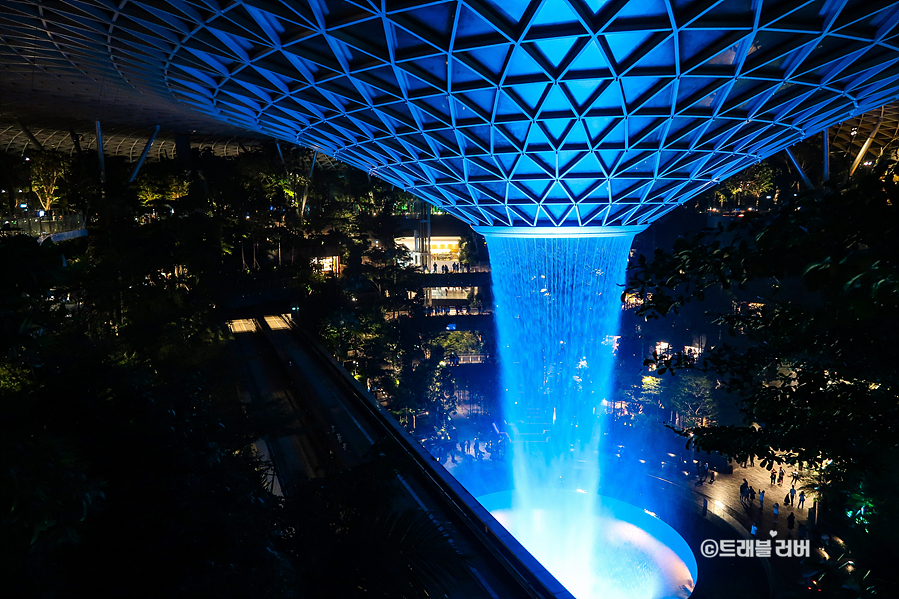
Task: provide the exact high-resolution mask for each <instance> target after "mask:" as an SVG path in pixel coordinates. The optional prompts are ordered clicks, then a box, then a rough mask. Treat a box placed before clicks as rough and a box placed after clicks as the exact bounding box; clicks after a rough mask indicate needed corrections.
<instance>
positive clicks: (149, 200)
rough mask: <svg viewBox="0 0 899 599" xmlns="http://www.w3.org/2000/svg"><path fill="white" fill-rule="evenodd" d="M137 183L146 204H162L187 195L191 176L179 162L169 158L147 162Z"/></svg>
mask: <svg viewBox="0 0 899 599" xmlns="http://www.w3.org/2000/svg"><path fill="white" fill-rule="evenodd" d="M135 185H136V186H137V197H138V199H140V201H141V203H142V204H143V205H144V206H161V205H163V204H168V203H171V202H174V201H177V200H179V199H180V198H183V197H185V196H187V194H188V191H189V188H190V177H189V175H188V173H187V171H186V170H185V169H184V168H183V167H182V166H181V165H180V164H179V163H177V162H176V161H174V160H169V161H165V162H156V163H151V164H145V165H144V166H143V167H142V168H141V170H140V174H139V175H138V176H137V179H136V181H135Z"/></svg>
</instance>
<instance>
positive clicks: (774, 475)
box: [771, 470, 777, 487]
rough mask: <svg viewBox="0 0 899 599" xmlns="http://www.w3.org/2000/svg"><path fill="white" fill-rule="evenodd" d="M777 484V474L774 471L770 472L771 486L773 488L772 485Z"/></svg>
mask: <svg viewBox="0 0 899 599" xmlns="http://www.w3.org/2000/svg"><path fill="white" fill-rule="evenodd" d="M776 482H777V472H775V471H774V470H772V471H771V486H772V487H773V486H774V483H776Z"/></svg>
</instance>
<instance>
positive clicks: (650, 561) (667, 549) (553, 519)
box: [478, 490, 697, 599]
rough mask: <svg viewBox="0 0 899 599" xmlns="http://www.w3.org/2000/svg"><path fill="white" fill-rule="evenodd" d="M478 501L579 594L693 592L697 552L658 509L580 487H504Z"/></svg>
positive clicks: (629, 597)
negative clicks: (528, 489)
mask: <svg viewBox="0 0 899 599" xmlns="http://www.w3.org/2000/svg"><path fill="white" fill-rule="evenodd" d="M478 501H480V503H481V505H483V506H484V507H485V508H486V509H487V510H488V511H489V512H490V513H491V514H492V515H493V516H494V517H495V518H496V519H497V521H499V523H500V524H502V525H503V526H504V527H505V528H506V530H508V531H509V532H510V533H511V534H512V535H513V536H514V537H515V538H516V539H518V541H519V542H520V543H521V544H522V545H523V546H524V547H525V549H527V550H528V551H529V552H530V553H531V555H533V556H534V557H535V558H536V559H537V560H538V561H539V562H540V563H541V564H543V566H544V567H545V568H546V569H547V570H549V572H550V573H552V575H553V576H555V577H556V579H557V580H558V581H559V582H560V583H562V584H563V585H564V586H565V588H566V589H568V591H569V592H570V593H571V594H572V595H574V596H575V597H576V598H577V599H600V598H602V599H675V598H676V599H683V598H686V597H689V596H690V594H691V593H692V592H693V587H694V585H695V583H696V574H697V566H696V557H695V556H694V555H693V552H692V551H691V550H690V547H689V545H688V544H687V542H686V541H685V540H684V539H683V537H681V536H680V535H679V534H678V533H677V531H675V530H674V529H673V528H672V527H671V526H669V525H668V524H666V523H665V522H663V521H662V520H660V519H659V518H657V517H656V516H655V515H654V514H652V513H651V512H648V511H646V510H643V509H641V508H638V507H635V506H633V505H631V504H629V503H625V502H623V501H620V500H617V499H612V498H611V497H605V496H593V497H588V496H587V495H586V494H584V493H579V492H575V491H555V490H541V491H539V492H536V493H533V492H532V493H528V495H527V496H526V497H522V496H521V494H515V493H514V492H512V491H502V492H499V493H490V494H489V495H483V496H481V497H479V498H478ZM585 503H586V504H587V508H588V509H587V511H586V512H585V511H584V507H585ZM590 503H593V504H594V505H589V504H590ZM591 512H592V513H593V517H592V518H581V519H579V520H578V521H575V520H573V519H572V518H571V514H576V513H591Z"/></svg>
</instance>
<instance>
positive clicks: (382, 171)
mask: <svg viewBox="0 0 899 599" xmlns="http://www.w3.org/2000/svg"><path fill="white" fill-rule="evenodd" d="M897 5H899V3H897V2H893V1H883V0H812V1H802V0H769V1H764V0H692V1H688V0H532V1H529V0H463V1H443V0H437V1H432V2H427V1H425V0H397V1H392V0H386V1H385V2H383V3H382V2H368V1H364V0H357V1H354V2H349V1H344V0H294V1H292V2H290V3H287V2H284V3H282V2H274V1H271V0H237V1H232V2H225V1H224V0H223V1H222V2H215V1H214V0H167V1H166V2H150V1H147V2H135V1H119V2H115V3H113V2H111V1H101V0H93V1H83V2H82V1H75V0H71V1H69V2H64V1H54V2H28V3H19V2H5V3H4V5H3V9H2V13H0V36H2V41H3V42H5V43H6V44H7V45H8V47H7V48H6V49H4V50H0V52H2V56H0V58H2V64H3V65H4V66H5V71H4V79H5V78H7V77H19V79H17V81H18V85H20V86H21V85H23V83H22V82H23V81H26V80H27V78H28V77H31V78H32V80H33V79H34V77H35V73H39V74H40V75H41V76H44V75H47V76H49V75H51V74H53V73H59V74H60V77H62V78H75V79H83V78H84V77H89V78H93V80H94V81H100V80H101V79H102V81H103V82H104V84H105V82H114V84H115V85H116V86H118V87H119V88H121V89H123V90H127V91H128V93H129V94H132V95H134V94H135V93H137V94H140V95H142V97H144V98H146V99H149V100H151V101H152V102H150V103H149V104H150V105H153V104H155V103H157V102H159V103H162V104H165V105H166V106H171V107H172V108H171V110H173V111H175V110H183V108H184V107H190V108H191V109H192V110H194V111H197V112H199V113H202V114H205V115H207V116H208V117H211V118H214V119H217V120H218V121H221V122H225V123H228V124H230V125H234V126H238V127H243V128H246V129H249V130H252V131H256V132H259V133H261V134H264V135H270V136H273V137H276V138H278V139H285V140H291V141H295V142H297V143H300V144H303V145H306V146H309V147H312V148H315V149H318V150H320V151H321V152H324V153H326V154H329V155H332V156H336V157H338V158H339V159H340V160H343V161H345V162H347V163H349V164H352V165H354V166H357V167H359V168H362V169H364V170H366V171H369V172H371V173H372V174H374V175H377V176H379V177H381V178H383V179H386V180H388V181H391V182H393V183H395V184H397V185H400V186H402V187H403V188H405V189H408V190H409V191H411V192H413V193H415V194H417V195H419V196H420V197H422V198H424V199H426V200H427V201H429V202H432V203H433V204H436V205H438V206H440V207H441V208H443V209H444V210H447V211H448V212H450V213H452V214H455V215H456V216H458V217H459V218H461V219H463V220H465V221H467V222H470V223H477V224H485V225H550V226H569V225H582V226H585V225H635V224H643V223H647V222H651V221H652V220H653V219H655V218H657V217H658V216H660V215H662V214H664V213H665V212H667V211H668V210H670V209H671V208H673V207H674V206H676V205H677V204H679V203H681V202H683V201H685V200H686V199H688V198H689V197H691V196H693V195H695V194H696V193H698V192H700V191H701V190H702V189H704V188H706V187H708V186H709V185H712V184H714V182H715V181H717V180H719V179H722V178H724V177H726V176H728V175H729V174H732V173H734V172H736V171H738V170H740V169H742V168H744V167H746V166H748V165H750V164H752V163H754V162H756V161H758V160H760V159H761V158H764V157H766V156H768V155H770V154H772V153H774V152H776V151H779V150H781V149H783V148H784V147H787V146H789V145H791V144H793V143H795V142H796V141H799V140H801V139H803V138H805V137H808V136H809V135H811V134H814V133H816V132H818V131H820V130H822V129H823V128H824V127H825V126H828V125H831V124H834V123H837V122H839V121H842V120H844V119H846V118H848V117H852V116H857V115H859V114H861V113H863V112H866V111H868V110H870V109H872V108H875V107H879V106H882V105H883V104H886V103H888V102H892V101H895V100H896V99H897V97H899V93H897V90H899V48H897V34H899V6H897Z"/></svg>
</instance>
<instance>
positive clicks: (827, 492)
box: [626, 165, 899, 579]
mask: <svg viewBox="0 0 899 599" xmlns="http://www.w3.org/2000/svg"><path fill="white" fill-rule="evenodd" d="M897 181H899V176H897V172H896V169H895V165H880V166H879V167H878V168H877V169H876V171H875V173H874V174H872V175H870V176H866V177H865V178H862V179H859V180H857V181H854V182H852V183H851V184H850V185H848V186H846V187H845V188H841V189H831V190H823V191H819V192H817V193H814V194H811V195H807V196H804V197H799V198H796V199H792V198H791V199H790V200H788V201H787V202H785V203H783V204H782V205H781V206H779V207H778V209H777V210H775V211H772V212H771V213H770V214H768V215H765V216H759V217H756V218H752V217H746V218H743V219H740V220H739V221H738V222H735V223H734V224H732V225H731V226H729V227H727V228H726V229H724V228H720V229H718V230H716V231H705V232H703V233H700V234H697V235H696V236H694V237H692V238H690V239H683V240H680V241H679V242H677V243H676V244H675V246H674V249H673V251H672V252H670V253H669V252H665V251H663V250H656V252H655V256H654V257H653V258H652V259H651V260H647V259H646V258H645V257H643V256H641V257H640V258H639V261H638V262H637V263H636V264H635V265H633V271H632V273H631V275H630V279H629V282H628V286H627V290H626V293H627V292H632V293H637V294H639V295H640V296H641V297H642V298H643V299H644V304H643V305H642V306H640V308H639V309H638V314H639V315H642V316H645V317H647V318H658V317H663V316H665V315H668V314H672V313H674V314H676V313H678V311H679V310H680V309H681V308H682V307H684V306H685V305H686V304H687V303H689V302H692V301H698V300H702V299H703V298H704V297H705V296H706V294H707V293H712V292H713V291H714V290H715V289H716V288H719V287H723V288H725V289H733V290H736V291H737V292H738V293H744V295H745V294H747V293H748V291H749V290H750V289H752V290H753V293H752V294H751V295H750V296H749V297H748V298H747V299H751V300H752V301H751V303H747V304H746V308H745V309H741V310H737V311H734V312H732V313H728V314H719V315H717V317H716V318H717V321H718V322H719V323H721V324H722V325H724V326H725V327H727V328H728V330H729V332H730V334H731V337H730V341H729V342H728V343H725V344H722V345H720V346H719V347H714V348H712V349H711V351H708V352H706V353H705V354H704V356H703V358H702V359H701V361H700V363H699V364H694V363H693V360H692V358H691V357H690V356H684V355H674V356H671V357H659V358H656V359H651V360H648V362H650V363H655V365H656V366H657V367H658V371H659V372H660V373H664V372H666V371H667V370H668V369H675V370H678V369H685V368H687V369H689V368H699V369H702V370H707V371H713V372H715V373H716V375H717V376H718V378H719V380H720V381H721V383H722V385H723V386H724V388H725V389H726V390H727V391H728V392H731V393H734V394H736V395H737V397H738V399H739V402H740V405H741V409H742V411H743V413H744V416H745V424H744V425H743V426H714V427H708V428H691V429H689V430H686V431H682V433H683V434H685V435H689V434H691V433H692V434H693V437H692V439H693V443H695V445H696V447H698V448H700V449H704V450H709V451H721V452H724V453H727V454H729V455H731V456H733V457H736V458H737V459H738V460H743V459H746V457H747V456H749V455H755V456H760V457H761V458H762V464H763V465H765V466H768V467H769V468H770V467H771V466H772V465H773V464H774V463H775V462H777V461H780V462H787V463H789V464H805V465H809V466H812V467H815V468H817V469H818V470H819V472H820V481H821V487H820V489H819V493H820V494H821V496H822V497H823V498H824V501H825V505H829V506H830V508H831V509H830V510H829V514H830V515H831V518H833V519H834V520H842V522H841V523H839V524H838V525H839V526H842V527H843V531H842V532H843V534H845V535H846V537H847V538H849V539H850V540H851V546H852V547H853V550H854V551H856V552H857V553H858V554H859V555H861V556H862V561H863V562H864V563H865V564H866V566H867V567H870V568H871V569H872V570H873V571H874V572H875V576H880V577H881V578H882V579H885V578H886V576H887V575H888V574H889V573H890V572H889V567H890V564H891V563H894V562H895V559H896V557H897V556H896V550H895V542H894V540H895V536H896V534H897V524H896V523H897V521H899V503H897V498H899V489H897V487H899V466H897V463H899V462H897V460H899V438H897V436H896V435H895V432H894V430H893V427H894V424H895V423H896V422H897V421H899V403H897V402H896V399H895V398H896V395H897V381H899V372H897V365H896V360H895V358H894V356H892V352H890V351H889V350H888V348H889V347H891V345H892V344H893V343H894V340H895V339H896V335H897V334H899V319H897V318H896V314H899V246H897V244H896V243H895V241H894V240H895V239H897V238H899V227H897V219H896V210H897V199H899V185H897ZM858 497H863V498H864V500H863V501H861V503H862V504H864V505H869V506H871V507H870V508H869V509H867V510H866V511H865V517H864V520H865V523H864V525H862V524H860V523H859V521H857V515H858V510H857V509H855V508H853V507H851V506H857V505H859V503H860V502H859V501H858V499H857V498H858ZM853 498H856V499H853ZM844 508H845V509H844ZM847 514H849V516H848V517H847ZM891 560H892V562H891Z"/></svg>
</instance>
